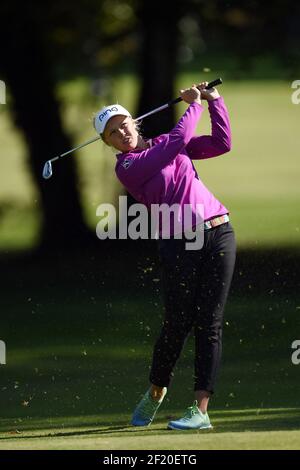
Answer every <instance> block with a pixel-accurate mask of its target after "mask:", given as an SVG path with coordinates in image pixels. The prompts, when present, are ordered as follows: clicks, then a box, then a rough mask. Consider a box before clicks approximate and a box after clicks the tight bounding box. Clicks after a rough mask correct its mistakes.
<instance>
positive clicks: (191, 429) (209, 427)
mask: <svg viewBox="0 0 300 470" xmlns="http://www.w3.org/2000/svg"><path fill="white" fill-rule="evenodd" d="M167 429H172V430H174V431H195V430H196V431H202V430H205V429H213V426H212V425H211V424H210V425H209V426H202V427H201V428H176V427H175V426H172V424H168V427H167Z"/></svg>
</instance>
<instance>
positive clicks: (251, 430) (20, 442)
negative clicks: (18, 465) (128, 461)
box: [0, 408, 300, 450]
mask: <svg viewBox="0 0 300 470" xmlns="http://www.w3.org/2000/svg"><path fill="white" fill-rule="evenodd" d="M164 414H165V413H163V411H161V412H160V417H158V418H157V420H156V423H155V424H152V425H151V426H150V427H148V428H134V427H132V426H129V425H128V421H129V419H130V417H129V416H125V415H122V417H121V419H120V418H119V416H111V417H110V419H111V422H110V424H103V421H102V420H101V417H99V416H97V415H95V416H93V417H92V416H89V417H84V418H83V419H82V423H79V421H80V418H78V417H76V418H72V417H69V418H66V419H65V420H61V419H60V420H59V421H58V420H51V422H49V420H46V422H43V423H42V422H35V421H33V422H32V423H31V425H30V428H31V429H29V430H23V431H22V432H20V431H19V430H18V429H17V427H15V428H11V429H10V430H9V431H6V432H5V431H4V432H2V433H1V436H0V449H3V450H7V449H19V450H21V449H24V450H28V449H35V450H37V449H39V450H44V449H48V450H61V449H82V450H85V449H92V450H124V449H128V450H131V449H134V450H137V449H142V450H145V449H146V450H150V449H152V450H161V449H164V450H185V449H194V450H198V449H207V450H215V449H218V450H222V449H224V450H228V449H234V450H246V449H263V450H267V449H285V450H286V449H300V430H299V420H300V409H294V410H293V409H284V408H283V409H272V410H264V412H262V413H261V414H260V413H259V412H257V411H256V410H235V411H231V412H224V413H223V412H212V413H211V418H212V420H213V422H214V429H213V430H211V431H187V432H186V431H185V432H183V431H170V430H168V429H166V422H167V421H168V416H167V415H166V414H165V416H164ZM163 418H164V419H163ZM63 422H65V423H67V424H63ZM47 425H48V427H47ZM2 427H3V426H2ZM276 429H277V430H276Z"/></svg>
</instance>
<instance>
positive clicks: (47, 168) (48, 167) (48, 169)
mask: <svg viewBox="0 0 300 470" xmlns="http://www.w3.org/2000/svg"><path fill="white" fill-rule="evenodd" d="M222 83H223V82H222V79H221V78H217V79H216V80H213V81H212V82H209V83H208V85H207V86H206V87H205V89H206V90H208V89H210V88H213V87H215V86H217V85H221V84H222ZM180 101H182V98H181V97H179V98H175V99H174V100H171V101H169V102H168V103H166V104H164V105H162V106H159V107H158V108H156V109H153V111H149V112H148V113H146V114H143V115H142V116H139V117H138V118H136V119H135V121H140V120H141V119H144V118H145V117H148V116H151V115H152V114H154V113H158V112H159V111H162V110H164V109H166V108H169V107H170V106H173V105H174V104H176V103H179V102H180ZM99 139H101V137H100V136H97V137H94V138H93V139H91V140H88V141H87V142H84V143H83V144H81V145H78V147H74V148H73V149H71V150H68V151H67V152H65V153H62V154H61V155H58V156H57V157H54V158H51V160H47V161H46V163H45V164H44V168H43V178H45V179H49V178H51V176H52V174H53V169H52V162H55V161H56V160H59V159H60V158H63V157H65V156H66V155H69V154H70V153H72V152H75V150H78V149H81V148H82V147H85V146H86V145H89V144H91V143H93V142H96V140H99Z"/></svg>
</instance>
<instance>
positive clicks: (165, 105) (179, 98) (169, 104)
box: [135, 78, 223, 121]
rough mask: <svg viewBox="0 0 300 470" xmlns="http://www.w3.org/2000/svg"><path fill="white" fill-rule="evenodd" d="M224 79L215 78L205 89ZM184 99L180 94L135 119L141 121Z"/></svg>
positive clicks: (219, 83)
mask: <svg viewBox="0 0 300 470" xmlns="http://www.w3.org/2000/svg"><path fill="white" fill-rule="evenodd" d="M222 83H223V82H222V79H221V78H217V79H216V80H213V81H212V82H209V83H208V85H207V86H206V87H205V90H209V89H210V88H213V87H214V86H217V85H221V84H222ZM180 101H182V98H181V97H180V96H179V97H178V98H175V99H174V100H172V101H169V103H166V104H163V105H162V106H159V108H156V109H153V111H149V113H146V114H143V115H142V116H139V117H138V118H136V119H135V121H140V120H141V119H144V118H145V117H148V116H151V114H155V113H158V112H159V111H162V110H163V109H166V108H169V107H170V106H172V105H173V104H176V103H180Z"/></svg>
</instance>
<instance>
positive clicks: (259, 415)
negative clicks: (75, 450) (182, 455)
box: [0, 408, 300, 440]
mask: <svg viewBox="0 0 300 470" xmlns="http://www.w3.org/2000/svg"><path fill="white" fill-rule="evenodd" d="M169 419H170V416H168V418H167V417H165V418H160V419H159V420H157V421H158V422H157V424H156V423H154V424H153V425H152V426H151V427H139V428H136V427H132V426H130V425H129V424H128V422H126V423H124V424H121V423H120V424H119V425H113V426H108V425H107V424H104V423H103V422H102V423H101V426H100V425H99V427H96V426H97V424H98V423H97V421H96V420H95V421H94V422H93V423H92V422H89V424H87V423H86V422H83V423H82V424H80V425H74V423H72V422H70V425H69V427H70V428H72V429H70V430H69V431H68V430H64V431H60V430H57V428H56V429H55V430H53V432H46V430H45V425H44V427H42V426H41V424H42V423H40V424H37V425H36V426H35V425H34V424H33V425H32V426H31V427H30V428H29V427H28V428H27V429H26V430H24V431H22V432H26V433H28V434H26V435H22V432H20V431H10V432H8V431H4V430H3V431H2V433H3V435H2V436H1V437H0V440H13V439H40V438H54V437H75V436H78V437H79V436H94V437H97V436H99V437H102V436H105V437H108V436H111V437H113V436H125V435H126V436H130V435H135V436H136V435H145V433H147V434H149V433H151V434H162V433H163V434H165V432H166V431H167V432H174V431H172V430H169V429H167V423H168V421H169ZM211 419H212V422H213V425H214V428H213V430H210V431H200V430H191V431H177V432H176V434H177V433H178V432H182V433H184V434H186V433H187V432H188V433H195V432H197V433H201V434H203V433H205V432H210V433H211V432H214V433H228V432H232V433H234V432H249V431H251V432H258V431H293V430H299V429H300V408H293V409H286V408H281V409H271V410H259V411H258V410H233V411H230V412H228V411H225V412H219V411H218V412H212V413H211ZM83 421H84V420H83ZM57 426H59V425H58V424H57ZM86 426H92V428H91V429H84V430H83V429H80V428H83V427H86ZM104 426H108V427H105V429H103V427H104ZM65 427H66V426H64V428H65ZM74 427H77V428H78V429H77V430H76V429H75V430H74ZM43 429H44V430H45V432H40V433H39V434H30V433H31V432H34V431H37V430H40V431H41V430H43ZM7 434H13V435H7Z"/></svg>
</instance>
